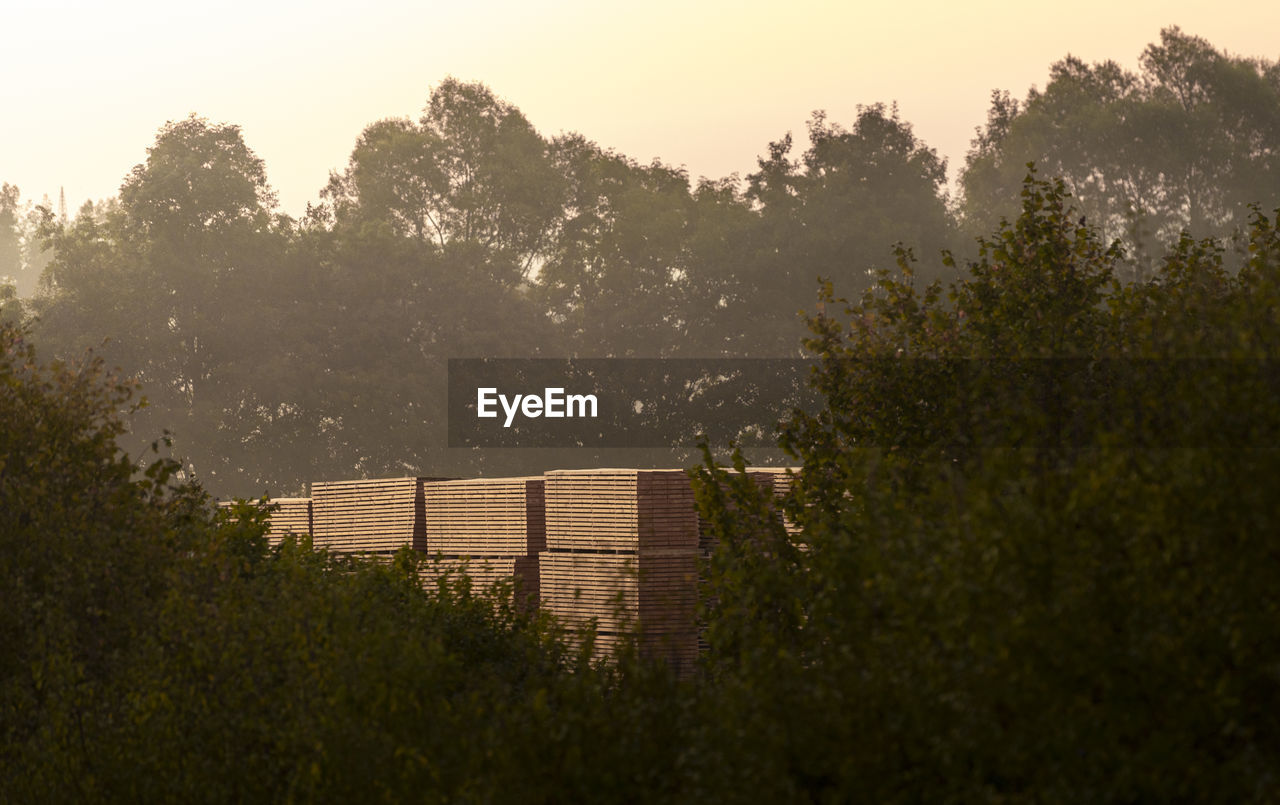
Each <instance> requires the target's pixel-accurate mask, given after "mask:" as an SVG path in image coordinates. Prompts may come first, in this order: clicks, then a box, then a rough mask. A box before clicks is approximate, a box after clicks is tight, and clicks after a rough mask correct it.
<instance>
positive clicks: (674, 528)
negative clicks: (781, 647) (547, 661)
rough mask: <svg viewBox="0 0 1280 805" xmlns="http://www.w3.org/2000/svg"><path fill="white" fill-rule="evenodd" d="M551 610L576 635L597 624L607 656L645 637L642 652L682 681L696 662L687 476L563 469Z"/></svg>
mask: <svg viewBox="0 0 1280 805" xmlns="http://www.w3.org/2000/svg"><path fill="white" fill-rule="evenodd" d="M546 479H547V480H546V507H547V508H546V527H547V552H546V553H545V554H543V556H542V558H541V562H540V569H539V570H540V572H539V577H540V585H539V586H540V590H539V592H540V597H541V601H542V605H543V607H544V608H545V609H548V610H550V611H551V612H552V613H554V614H555V615H556V616H557V617H559V618H560V619H561V620H562V621H563V622H564V623H565V624H566V625H567V626H568V627H569V628H570V630H571V631H575V632H578V631H581V630H582V629H583V628H585V627H586V626H587V624H588V623H589V622H590V621H591V620H594V621H595V622H596V624H597V629H598V634H599V639H598V640H597V649H598V651H599V653H600V654H601V655H602V656H608V655H609V654H610V653H611V652H612V651H613V650H614V649H615V647H616V642H617V638H618V636H619V635H621V634H624V633H627V632H631V631H633V630H634V631H637V632H638V634H639V639H640V648H641V651H642V652H643V653H645V654H648V655H649V656H655V657H661V658H664V659H665V660H667V661H668V662H669V663H671V664H672V666H673V667H674V668H675V669H676V670H677V672H679V673H688V672H689V671H691V670H692V667H693V663H694V662H695V660H696V654H697V635H696V628H695V624H694V610H695V607H696V604H697V561H698V519H697V512H696V511H695V509H694V502H693V490H692V488H691V487H690V485H689V478H688V476H686V475H685V473H684V471H683V470H634V469H601V470H557V471H553V472H548V473H547V474H546Z"/></svg>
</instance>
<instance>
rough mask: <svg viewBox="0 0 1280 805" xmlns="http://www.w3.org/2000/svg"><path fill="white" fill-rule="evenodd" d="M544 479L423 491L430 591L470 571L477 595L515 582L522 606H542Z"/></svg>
mask: <svg viewBox="0 0 1280 805" xmlns="http://www.w3.org/2000/svg"><path fill="white" fill-rule="evenodd" d="M543 485H544V482H543V478H542V476H540V475H539V476H534V477H523V478H472V479H468V480H462V481H432V482H428V483H426V484H424V485H423V496H424V503H425V517H426V551H427V552H428V553H429V554H431V560H430V561H429V562H427V564H426V568H425V570H424V582H425V583H427V584H428V585H429V586H430V585H431V584H433V583H434V581H435V579H437V578H438V577H439V576H440V575H441V574H442V573H444V572H446V571H448V572H453V573H457V572H459V571H460V570H462V569H463V567H464V566H465V568H466V573H467V575H468V576H469V577H470V578H471V581H472V587H473V588H474V589H477V590H478V589H483V588H486V587H491V586H492V585H493V583H494V582H496V581H497V580H499V579H515V580H516V582H517V600H519V601H521V602H522V603H524V604H526V605H529V606H537V601H538V583H539V582H538V559H539V555H540V554H541V552H542V551H543V550H544V549H545V548H546V544H547V535H546V520H545V514H544V502H543V498H544V494H543Z"/></svg>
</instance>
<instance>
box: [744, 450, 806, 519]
mask: <svg viewBox="0 0 1280 805" xmlns="http://www.w3.org/2000/svg"><path fill="white" fill-rule="evenodd" d="M801 469H803V468H802V467H752V468H751V469H749V470H747V472H749V473H751V474H753V475H760V476H767V477H769V478H770V479H771V480H772V482H773V499H774V500H775V501H777V502H778V503H779V504H781V502H782V499H783V498H785V497H786V496H787V495H789V494H791V486H792V484H793V483H795V480H796V477H797V476H799V475H800V470H801ZM779 512H780V513H781V506H780V505H779ZM781 516H782V526H783V528H785V529H787V533H788V534H790V535H792V536H795V535H796V534H799V533H800V526H799V524H797V523H795V522H794V521H793V520H792V519H791V518H790V517H787V516H786V515H785V514H782V515H781Z"/></svg>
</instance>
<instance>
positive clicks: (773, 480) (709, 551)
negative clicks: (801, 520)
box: [698, 467, 800, 651]
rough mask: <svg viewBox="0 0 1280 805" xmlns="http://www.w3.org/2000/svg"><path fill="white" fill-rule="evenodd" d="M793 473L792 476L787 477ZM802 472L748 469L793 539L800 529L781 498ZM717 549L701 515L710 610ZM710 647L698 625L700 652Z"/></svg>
mask: <svg viewBox="0 0 1280 805" xmlns="http://www.w3.org/2000/svg"><path fill="white" fill-rule="evenodd" d="M788 471H790V474H788ZM799 472H800V468H798V467H751V468H750V469H748V470H747V474H748V475H750V476H751V477H752V478H753V479H754V480H755V481H756V483H757V484H758V485H759V486H760V488H761V489H762V490H764V491H766V492H767V493H768V494H770V496H771V497H772V498H773V503H774V506H775V514H776V516H777V517H779V518H781V520H782V525H783V528H784V529H786V532H787V533H788V534H790V535H791V536H795V535H796V534H798V533H800V529H799V527H798V526H797V525H796V524H795V523H793V522H792V521H791V519H790V518H789V517H787V516H786V515H784V514H783V513H782V510H781V502H782V498H783V497H784V496H786V495H787V494H788V493H789V492H790V490H791V484H792V483H793V481H794V480H795V478H794V476H795V475H796V474H798V473H799ZM717 547H718V541H717V540H716V536H715V534H714V533H713V532H712V530H711V524H710V523H709V522H707V521H706V520H705V519H703V517H702V516H701V515H699V516H698V554H699V559H700V561H699V574H698V585H699V595H700V596H701V599H702V600H703V601H704V602H706V604H707V606H708V607H714V606H715V599H714V596H713V595H712V593H711V591H710V589H709V582H710V578H709V570H710V564H711V557H712V555H713V554H714V553H715V551H716V548H717ZM708 648H709V645H708V643H707V637H706V624H705V623H699V624H698V650H699V651H706V650H707V649H708Z"/></svg>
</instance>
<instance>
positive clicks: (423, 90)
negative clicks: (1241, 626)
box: [0, 0, 1280, 215]
mask: <svg viewBox="0 0 1280 805" xmlns="http://www.w3.org/2000/svg"><path fill="white" fill-rule="evenodd" d="M1267 8H1268V7H1266V6H1262V7H1255V8H1254V9H1252V10H1251V11H1250V13H1249V14H1248V15H1244V14H1230V15H1227V14H1222V13H1219V12H1217V11H1215V10H1213V9H1212V7H1205V6H1204V4H1198V3H1191V2H1181V3H1167V2H1161V3H1154V2H1143V3H1131V4H1124V5H1120V4H1114V3H1101V2H1086V3H1077V4H1074V6H1073V7H1072V8H1071V10H1070V14H1064V13H1063V12H1062V11H1060V10H1058V9H1056V8H1055V9H1053V10H1048V9H1039V10H1022V9H1019V10H1014V6H1013V5H1012V4H1008V3H993V2H987V3H981V4H975V3H969V4H955V3H928V4H905V3H895V4H883V5H881V6H865V5H864V6H861V7H859V6H858V5H856V4H838V3H822V2H813V1H812V0H808V1H806V2H798V3H793V4H790V5H789V6H787V7H785V9H784V8H783V7H781V6H779V5H778V4H776V3H765V2H757V1H755V0H751V1H749V2H734V3H728V2H721V1H719V0H717V2H714V3H702V4H699V6H698V7H697V8H696V9H693V10H690V9H689V8H687V7H686V6H685V5H684V4H681V3H676V2H670V1H669V0H659V1H658V2H649V3H645V4H631V5H627V6H618V7H607V6H598V5H597V4H595V3H588V2H574V1H572V0H561V1H560V2H554V3H541V4H537V5H531V4H528V3H517V2H508V1H507V0H490V2H473V3H467V4H455V5H445V4H438V3H433V4H421V3H408V2H381V3H372V4H369V5H368V6H367V7H365V8H362V9H360V10H356V9H355V8H354V7H353V6H351V5H349V4H346V3H342V4H338V3H314V2H308V3H300V2H287V3H285V2H276V3H262V2H253V3H250V2H241V1H237V2H228V3H223V4H219V6H218V7H217V9H216V11H215V10H213V9H211V8H208V7H204V8H200V9H195V8H187V7H177V6H174V5H172V4H167V3H159V2H127V3H114V4H110V5H104V4H98V3H80V2H75V3H56V4H48V5H41V6H39V7H36V6H30V7H26V8H22V9H19V10H8V11H6V12H4V16H3V19H4V25H3V28H4V30H5V31H6V32H7V33H8V36H7V37H6V39H7V40H8V43H7V51H8V52H7V58H6V66H7V70H6V72H7V74H8V77H7V80H6V81H5V82H4V85H5V88H4V89H3V90H2V91H0V92H2V93H3V97H4V98H5V102H4V109H5V112H6V118H7V121H8V124H7V125H6V126H4V127H3V129H0V179H2V180H4V181H7V182H10V183H12V184H16V185H17V186H18V187H19V188H20V189H21V190H22V196H23V199H24V200H29V199H36V200H39V198H40V196H41V195H42V194H48V195H49V196H50V197H51V198H54V199H56V198H57V194H58V191H59V188H64V189H65V192H66V198H67V202H68V206H69V207H71V208H72V209H73V210H74V208H75V207H77V206H79V204H80V203H82V202H83V201H84V200H86V199H93V200H96V199H100V198H105V197H108V196H113V195H115V194H116V192H117V191H118V188H119V185H120V182H121V180H122V179H123V177H124V175H125V174H126V173H127V172H128V171H129V169H130V168H132V167H133V166H134V165H135V164H138V163H140V162H142V161H143V160H144V159H145V157H146V148H147V146H148V145H150V144H151V142H152V141H153V140H154V137H155V133H156V130H157V129H158V128H159V127H160V126H161V125H162V124H163V123H164V122H165V121H167V120H175V119H180V118H182V117H185V116H186V115H187V114H189V113H191V112H195V113H197V114H199V115H202V116H205V117H207V118H209V119H210V120H211V121H215V122H227V123H234V124H237V125H239V126H241V127H242V129H243V131H244V136H245V139H246V141H247V143H248V145H249V146H250V147H251V148H253V149H254V150H255V151H256V152H257V153H258V154H259V156H261V157H262V158H263V159H264V160H265V161H266V164H267V169H268V175H269V179H270V181H271V184H272V185H273V187H274V188H275V189H276V191H277V193H278V194H279V198H280V202H281V206H282V208H283V209H284V211H286V212H288V213H291V214H294V215H297V214H300V213H301V212H302V211H303V210H304V209H305V207H306V203H307V202H308V201H312V200H314V199H315V198H316V196H317V193H318V191H319V189H320V188H321V187H322V186H323V185H324V183H325V181H326V178H327V176H328V174H329V171H330V170H334V169H340V168H342V167H343V166H344V165H345V164H346V161H347V157H348V155H349V154H350V151H351V148H352V146H353V144H354V142H355V139H356V137H357V136H358V135H359V133H360V131H361V130H362V129H363V128H364V127H365V126H366V125H368V124H369V123H370V122H372V121H374V120H378V119H381V118H384V117H401V116H408V117H417V115H418V114H419V113H420V111H421V109H422V107H423V105H424V103H425V102H426V99H427V97H428V94H429V91H430V89H431V88H432V87H433V86H435V85H437V84H438V83H439V82H440V81H441V80H442V79H443V78H444V77H445V76H447V75H454V76H457V77H458V78H461V79H464V80H469V81H470V80H479V81H483V82H485V83H486V84H487V85H489V86H490V87H491V88H492V89H493V90H494V92H496V93H497V94H498V95H500V96H502V97H504V98H506V99H507V100H509V101H511V102H512V103H514V104H515V105H516V106H518V107H519V108H520V109H521V110H522V111H523V112H524V113H525V114H526V116H527V117H528V118H529V120H530V121H531V122H532V123H533V124H534V126H536V127H537V128H538V129H539V131H541V132H542V133H543V134H544V135H547V136H551V135H554V134H557V133H559V132H561V131H578V132H581V133H582V134H584V135H586V136H587V137H588V138H590V139H592V140H595V141H596V142H598V143H600V144H601V145H602V146H605V147H609V148H614V149H616V150H618V151H620V152H622V153H624V154H626V155H628V156H631V157H633V158H635V159H637V160H639V161H641V162H648V161H649V160H651V159H654V158H659V159H661V160H663V161H664V162H666V163H668V164H673V165H683V166H685V167H686V168H687V169H688V171H689V172H690V174H691V176H692V177H695V178H696V177H698V176H707V177H712V178H719V177H722V176H725V175H728V174H730V173H733V172H738V173H740V174H745V173H748V172H750V171H752V170H754V169H755V166H756V162H755V160H756V157H757V156H758V155H760V154H762V153H763V152H764V151H765V149H766V147H767V144H768V143H769V142H770V141H771V140H776V139H778V138H779V137H781V136H782V135H783V134H784V133H786V132H787V131H788V130H790V131H794V132H795V133H796V134H797V135H798V136H801V135H802V134H803V131H804V123H805V121H806V120H807V119H808V117H809V114H810V112H811V111H813V110H814V109H819V108H821V109H826V110H827V111H828V112H829V114H830V116H831V118H832V119H833V120H835V121H839V122H844V123H847V122H849V121H850V120H851V119H852V118H853V116H854V113H855V108H856V106H857V104H860V103H863V104H869V103H874V102H877V101H885V102H891V101H895V100H896V101H897V102H898V104H899V107H900V110H901V114H902V117H903V119H905V120H907V121H909V122H910V123H911V124H912V125H913V126H914V127H915V131H916V134H917V135H918V136H920V137H921V138H923V139H924V141H925V142H926V143H928V144H929V145H930V146H932V147H934V148H936V149H937V150H938V151H939V152H940V153H941V154H942V155H943V156H945V157H947V158H948V160H949V163H950V173H951V175H952V177H953V178H954V176H955V172H956V169H957V168H958V167H959V166H960V164H961V163H962V161H963V157H964V153H965V151H966V149H967V147H968V143H969V139H970V138H971V137H972V135H973V129H974V127H975V126H977V125H979V124H980V123H982V122H983V121H984V119H985V115H986V110H987V106H988V97H989V95H990V92H991V90H992V89H995V88H1001V89H1008V90H1010V91H1012V92H1013V93H1014V95H1015V96H1022V95H1024V94H1025V92H1026V90H1027V88H1028V87H1029V86H1031V85H1032V84H1037V85H1040V86H1043V84H1044V83H1045V81H1046V79H1047V76H1048V68H1049V65H1050V64H1051V63H1052V62H1054V61H1056V60H1058V59H1060V58H1062V57H1063V56H1065V55H1066V54H1067V53H1072V54H1075V55H1077V56H1079V57H1081V58H1083V59H1085V60H1086V61H1090V62H1092V61H1098V60H1102V59H1108V58H1110V59H1114V60H1116V61H1118V62H1120V63H1121V64H1123V65H1125V66H1127V67H1130V68H1133V67H1135V66H1136V64H1137V58H1138V55H1139V54H1140V53H1141V51H1142V49H1143V47H1145V46H1146V45H1147V44H1148V43H1150V42H1152V41H1156V40H1157V39H1158V37H1159V32H1160V29H1161V28H1162V27H1164V26H1168V25H1179V26H1181V27H1182V29H1183V30H1184V31H1186V32H1188V33H1190V34H1194V35H1198V36H1202V37H1205V38H1206V39H1208V40H1209V41H1210V42H1212V43H1213V44H1214V45H1215V46H1217V47H1219V48H1224V49H1226V50H1227V51H1229V52H1231V53H1236V54H1247V55H1254V56H1263V57H1266V58H1274V57H1275V56H1276V55H1278V54H1280V47H1278V46H1277V40H1276V37H1275V31H1276V30H1280V7H1270V10H1269V11H1268V10H1266V9H1267Z"/></svg>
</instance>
